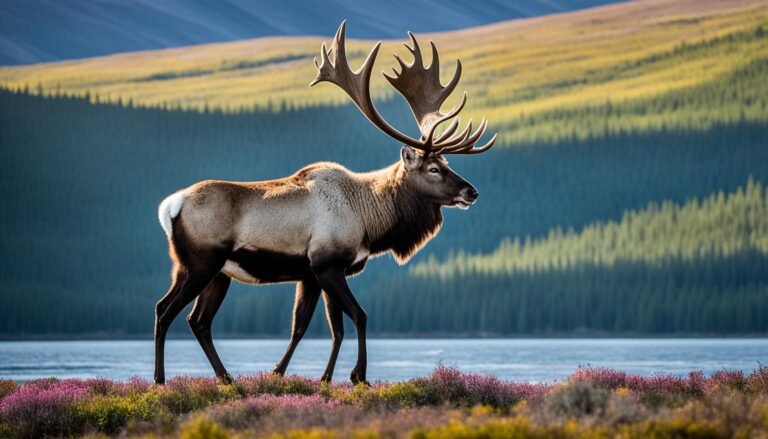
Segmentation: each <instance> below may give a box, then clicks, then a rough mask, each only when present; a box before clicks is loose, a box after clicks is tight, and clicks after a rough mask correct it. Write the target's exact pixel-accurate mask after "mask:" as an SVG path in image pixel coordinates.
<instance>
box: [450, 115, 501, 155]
mask: <svg viewBox="0 0 768 439" xmlns="http://www.w3.org/2000/svg"><path fill="white" fill-rule="evenodd" d="M487 128H488V121H487V120H486V119H485V118H483V120H482V121H481V122H480V125H479V126H478V127H477V130H476V131H475V132H474V133H472V135H471V136H469V137H465V138H464V139H462V140H461V141H459V142H458V143H457V144H456V145H455V146H443V147H442V148H441V150H440V152H441V153H442V154H478V153H481V152H484V151H487V150H489V149H491V147H492V146H493V145H494V143H496V137H497V134H494V135H493V137H492V138H491V140H490V141H488V143H486V144H485V145H482V146H480V147H475V145H476V144H477V141H478V140H480V138H481V137H482V136H483V134H485V130H486V129H487ZM465 131H467V130H465Z"/></svg>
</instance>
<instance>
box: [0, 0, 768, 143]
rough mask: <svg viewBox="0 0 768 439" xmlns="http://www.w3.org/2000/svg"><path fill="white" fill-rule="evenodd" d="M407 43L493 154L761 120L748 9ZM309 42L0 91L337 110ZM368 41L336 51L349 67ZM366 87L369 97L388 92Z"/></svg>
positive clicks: (251, 46) (488, 30) (111, 66)
mask: <svg viewBox="0 0 768 439" xmlns="http://www.w3.org/2000/svg"><path fill="white" fill-rule="evenodd" d="M333 30H334V29H332V28H330V29H328V30H327V33H328V34H330V33H331V32H333ZM403 31H405V29H403ZM349 32H350V35H351V36H352V37H354V36H355V23H354V22H351V23H350V24H349ZM403 35H404V32H403ZM421 38H422V39H423V40H426V39H433V40H435V42H436V43H437V44H438V46H439V47H440V49H441V53H442V60H443V62H444V63H446V67H447V66H448V65H450V64H452V61H453V59H455V58H460V59H461V60H462V61H463V63H464V67H465V68H464V75H463V78H464V79H463V81H462V86H463V87H465V88H466V89H467V90H468V92H469V94H470V105H469V106H468V107H469V109H470V111H471V114H468V115H467V116H474V117H475V118H477V117H478V116H479V115H481V114H485V115H487V116H488V117H489V118H490V120H491V121H492V128H494V129H495V130H499V131H500V135H501V140H502V143H505V144H516V143H525V142H532V141H556V140H559V139H566V138H572V137H576V138H582V139H583V138H589V137H594V136H601V135H604V134H606V133H612V132H613V133H615V132H627V131H644V130H648V129H660V128H662V127H667V128H669V127H673V128H685V129H699V130H700V129H707V128H709V127H711V126H712V125H713V124H714V123H723V122H732V121H734V120H746V121H761V122H763V121H768V82H767V81H764V80H763V79H761V78H764V77H765V76H766V74H768V68H767V67H766V66H767V65H768V3H766V2H765V1H762V0H738V1H729V2H721V1H715V0H707V1H697V0H683V1H673V0H650V1H640V2H632V3H626V4H617V5H611V6H606V7H601V8H595V9H590V10H585V11H579V12H573V13H568V14H561V15H553V16H547V17H542V18H535V19H526V20H516V21H509V22H505V23H501V24H496V25H491V26H485V27H479V28H473V29H467V30H462V31H454V32H446V33H438V34H431V35H422V36H421ZM320 42H321V39H320V38H303V37H295V38H263V39H256V40H250V41H242V42H234V43H226V44H212V45H204V46H194V47H186V48H181V49H169V50H164V51H153V52H140V53H131V54H124V55H116V56H108V57H103V58H95V59H87V60H81V61H71V62H60V63H52V64H41V65H35V66H27V67H14V68H3V69H0V84H2V85H5V86H8V87H24V86H29V87H30V88H31V90H32V91H33V92H41V93H58V92H66V93H76V94H80V95H84V94H86V93H88V94H89V96H90V99H91V100H94V101H95V100H99V101H105V100H106V101H113V102H114V101H118V100H121V101H122V102H128V101H130V102H131V103H132V104H136V105H144V106H162V105H166V106H173V107H176V106H179V107H181V108H192V109H198V110H199V109H204V108H206V106H207V107H209V108H221V109H224V110H226V111H238V110H240V109H242V108H253V107H259V108H267V109H272V110H276V109H279V108H280V107H281V106H282V105H288V106H308V105H311V106H315V105H328V104H339V103H343V102H345V101H346V99H345V97H344V95H343V94H342V93H341V92H340V91H337V90H336V89H335V88H334V87H332V86H328V85H322V86H318V87H316V88H313V89H308V88H307V87H306V84H307V83H308V82H309V81H310V80H311V79H312V78H313V77H314V66H313V64H312V58H313V57H314V56H315V55H317V53H318V52H319V46H320ZM371 45H372V41H352V42H350V52H351V53H352V54H353V55H354V61H353V63H354V62H361V61H362V57H363V56H364V55H365V54H366V53H367V50H368V49H370V47H371ZM393 51H397V52H400V53H403V52H404V49H403V48H402V46H401V41H386V42H385V43H384V47H383V48H382V51H381V55H380V57H379V61H378V65H377V69H378V68H380V69H382V70H384V69H386V70H389V67H392V66H394V64H395V63H394V61H393V59H392V58H391V57H390V56H389V55H388V54H389V53H392V52H393ZM450 71H452V68H450V67H447V68H445V69H444V75H446V77H447V75H448V74H449V72H450ZM374 82H375V84H374V87H375V91H376V94H377V96H378V97H379V98H385V97H387V96H391V95H392V91H391V89H390V88H388V87H389V86H388V85H385V84H386V82H385V81H383V80H381V78H376V80H375V81H374ZM449 103H450V102H449Z"/></svg>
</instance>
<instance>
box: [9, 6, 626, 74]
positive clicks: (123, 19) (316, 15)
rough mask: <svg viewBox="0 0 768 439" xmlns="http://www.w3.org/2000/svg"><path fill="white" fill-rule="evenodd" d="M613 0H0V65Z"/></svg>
mask: <svg viewBox="0 0 768 439" xmlns="http://www.w3.org/2000/svg"><path fill="white" fill-rule="evenodd" d="M615 1H616V0H558V1H556V2H553V1H546V0H525V1H516V2H501V1H492V2H477V3H467V2H464V1H461V0H443V1H441V2H440V3H439V6H438V5H437V4H436V3H435V2H431V1H428V0H392V1H386V2H379V1H373V0H366V1H359V0H358V1H350V0H325V1H324V2H323V4H322V6H320V5H318V4H317V3H316V2H312V1H306V0H305V1H298V2H296V1H291V2H285V1H279V0H261V1H258V2H252V1H244V0H219V1H216V2H213V3H212V2H210V1H205V0H184V1H180V0H155V1H146V0H145V1H119V0H108V1H90V0H68V1H65V2H57V1H50V0H5V1H3V2H0V65H6V64H29V63H37V62H44V61H58V60H62V59H72V58H85V57H93V56H99V55H107V54H113V53H118V52H126V51H136V50H150V49H162V48H168V47H180V46H188V45H192V44H203V43H212V42H217V41H234V40H242V39H247V38H256V37H262V36H268V35H272V36H280V35H323V34H325V33H327V32H328V29H332V28H333V27H334V26H336V25H338V23H339V21H341V20H342V19H343V18H347V19H349V20H351V21H353V22H354V23H355V24H356V28H357V32H358V35H360V36H361V37H364V38H392V37H400V36H401V34H402V29H403V27H405V28H408V29H411V30H414V31H418V32H428V31H431V32H434V31H444V30H452V29H462V28H466V27H470V26H478V25H481V24H487V23H495V22H498V21H502V20H508V19H512V18H519V17H533V16H538V15H545V14H551V13H556V12H565V11H571V10H574V9H581V8H587V7H592V6H596V5H602V4H606V3H612V2H615Z"/></svg>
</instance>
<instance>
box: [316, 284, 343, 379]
mask: <svg viewBox="0 0 768 439" xmlns="http://www.w3.org/2000/svg"><path fill="white" fill-rule="evenodd" d="M323 301H325V316H326V317H327V318H328V327H329V328H330V329H331V340H332V341H333V347H332V348H331V356H330V358H329V359H328V366H326V368H325V372H324V373H323V377H322V378H320V380H321V381H325V382H327V383H330V382H331V380H332V379H333V370H334V369H335V368H336V359H337V358H338V356H339V349H340V348H341V342H342V341H343V340H344V314H343V310H342V307H341V303H339V301H338V300H337V299H335V298H334V297H333V296H331V295H330V294H328V293H326V292H325V291H323Z"/></svg>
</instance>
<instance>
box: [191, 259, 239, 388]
mask: <svg viewBox="0 0 768 439" xmlns="http://www.w3.org/2000/svg"><path fill="white" fill-rule="evenodd" d="M230 282H231V279H230V278H229V276H227V275H225V274H224V273H219V274H217V275H216V277H214V278H213V280H212V281H211V283H209V284H208V286H207V287H205V289H204V290H203V292H202V293H200V295H199V296H197V299H196V300H195V304H194V306H193V307H192V311H191V312H190V313H189V315H188V316H187V322H188V323H189V327H190V328H191V329H192V333H193V334H195V337H196V338H197V341H198V342H199V343H200V347H202V348H203V352H205V356H206V357H208V361H209V362H210V363H211V366H212V367H213V370H214V372H215V373H216V377H217V378H218V379H219V380H220V381H221V382H223V383H224V384H232V376H231V375H230V374H229V373H228V372H227V370H226V369H225V368H224V364H223V363H222V362H221V359H220V358H219V354H218V353H217V352H216V347H214V345H213V336H212V335H211V325H212V324H213V318H214V317H215V316H216V313H217V312H218V311H219V307H220V306H221V302H223V301H224V297H226V296H227V290H228V289H229V284H230Z"/></svg>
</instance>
